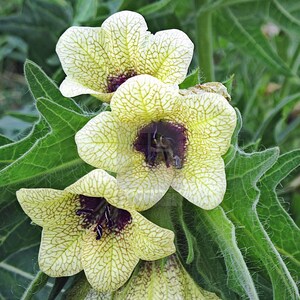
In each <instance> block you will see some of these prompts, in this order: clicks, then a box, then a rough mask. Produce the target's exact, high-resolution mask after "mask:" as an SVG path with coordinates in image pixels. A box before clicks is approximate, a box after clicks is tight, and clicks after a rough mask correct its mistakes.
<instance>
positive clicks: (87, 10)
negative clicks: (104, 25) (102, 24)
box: [73, 0, 98, 25]
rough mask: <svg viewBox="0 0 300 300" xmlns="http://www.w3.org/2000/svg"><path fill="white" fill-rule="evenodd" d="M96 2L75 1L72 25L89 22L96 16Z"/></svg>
mask: <svg viewBox="0 0 300 300" xmlns="http://www.w3.org/2000/svg"><path fill="white" fill-rule="evenodd" d="M97 7H98V1H97V0H78V1H76V9H75V12H76V13H75V17H74V21H73V24H74V25H76V24H81V23H84V22H87V21H91V20H92V19H94V18H96V15H97Z"/></svg>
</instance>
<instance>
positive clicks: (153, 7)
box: [138, 0, 172, 16]
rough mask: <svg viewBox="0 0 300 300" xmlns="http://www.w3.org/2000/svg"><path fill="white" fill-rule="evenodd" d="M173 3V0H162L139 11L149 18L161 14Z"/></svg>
mask: <svg viewBox="0 0 300 300" xmlns="http://www.w3.org/2000/svg"><path fill="white" fill-rule="evenodd" d="M170 3H172V0H160V1H156V2H154V3H151V4H148V5H145V6H143V7H141V8H140V9H139V10H138V13H140V14H142V15H143V16H147V15H150V14H153V13H156V12H158V11H159V12H161V11H162V10H163V9H164V8H165V7H166V6H167V5H168V4H170Z"/></svg>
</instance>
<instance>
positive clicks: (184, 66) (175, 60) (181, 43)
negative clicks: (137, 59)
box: [139, 29, 194, 84]
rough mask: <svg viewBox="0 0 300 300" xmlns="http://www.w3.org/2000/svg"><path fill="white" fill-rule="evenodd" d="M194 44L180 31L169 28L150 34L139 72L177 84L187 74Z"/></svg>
mask: <svg viewBox="0 0 300 300" xmlns="http://www.w3.org/2000/svg"><path fill="white" fill-rule="evenodd" d="M193 50H194V44H193V43H192V41H191V40H190V39H189V37H188V36H187V35H186V34H185V33H184V32H182V31H180V30H176V29H171V30H164V31H159V32H157V33H156V34H155V35H154V36H151V38H150V39H149V43H148V45H147V48H146V49H145V50H144V52H145V53H143V54H142V55H141V57H142V58H143V59H142V61H141V65H142V67H143V69H142V70H141V71H139V74H150V75H152V76H154V77H157V78H158V79H160V80H161V81H163V82H164V83H170V84H179V83H181V82H182V81H183V80H184V79H185V76H186V74H187V71H188V67H189V64H190V62H191V60H192V57H193Z"/></svg>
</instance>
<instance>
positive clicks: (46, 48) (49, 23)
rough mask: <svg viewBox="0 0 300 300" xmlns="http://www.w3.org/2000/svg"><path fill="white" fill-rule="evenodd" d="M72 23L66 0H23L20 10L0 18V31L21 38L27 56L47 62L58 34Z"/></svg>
mask: <svg viewBox="0 0 300 300" xmlns="http://www.w3.org/2000/svg"><path fill="white" fill-rule="evenodd" d="M70 25H71V7H70V5H68V4H67V3H66V2H63V1H60V3H55V2H53V1H41V0H26V1H25V3H24V7H23V9H22V12H21V14H20V15H19V14H16V15H11V16H7V17H2V18H0V33H2V34H11V35H14V36H18V37H20V38H22V39H23V40H24V41H25V42H26V43H27V44H28V45H29V57H30V58H31V59H34V60H35V61H37V62H38V63H39V64H40V65H43V66H46V64H45V62H46V58H48V57H49V56H50V55H51V54H52V53H53V52H54V49H55V45H56V42H57V40H58V37H59V35H60V34H61V33H62V32H63V31H64V30H65V29H66V28H67V27H69V26H70Z"/></svg>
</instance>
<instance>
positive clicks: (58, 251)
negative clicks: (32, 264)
mask: <svg viewBox="0 0 300 300" xmlns="http://www.w3.org/2000/svg"><path fill="white" fill-rule="evenodd" d="M74 214H75V212H74ZM84 234H85V231H84V230H82V228H81V227H80V225H78V223H77V224H76V223H70V224H64V225H59V226H51V227H46V228H44V229H43V233H42V241H41V245H40V251H39V266H40V269H41V270H42V271H43V272H44V273H46V274H47V275H49V276H53V277H60V276H72V275H74V274H76V273H78V272H80V271H81V270H82V264H81V250H80V244H81V241H82V238H83V235H84Z"/></svg>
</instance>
